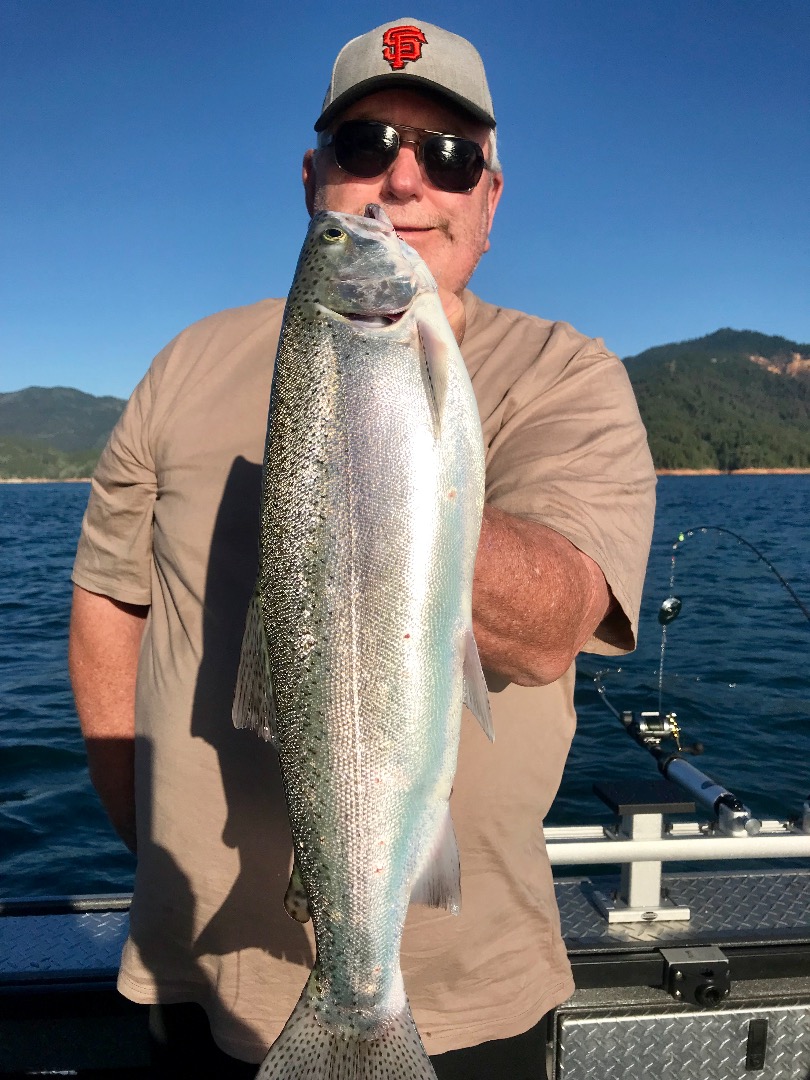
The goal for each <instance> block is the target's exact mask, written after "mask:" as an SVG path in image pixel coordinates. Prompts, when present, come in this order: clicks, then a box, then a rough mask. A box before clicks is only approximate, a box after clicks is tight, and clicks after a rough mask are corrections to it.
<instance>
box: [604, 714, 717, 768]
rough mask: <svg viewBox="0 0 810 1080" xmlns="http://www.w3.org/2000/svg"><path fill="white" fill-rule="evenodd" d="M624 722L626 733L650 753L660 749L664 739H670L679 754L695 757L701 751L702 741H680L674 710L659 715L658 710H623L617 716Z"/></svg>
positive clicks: (702, 748) (679, 729)
mask: <svg viewBox="0 0 810 1080" xmlns="http://www.w3.org/2000/svg"><path fill="white" fill-rule="evenodd" d="M619 719H620V720H621V722H622V724H624V728H625V731H626V732H627V734H628V735H629V736H630V737H631V738H632V739H635V741H636V742H637V743H638V744H639V745H640V746H643V747H644V749H645V750H649V751H651V752H652V753H656V751H660V749H661V743H662V742H664V741H665V740H666V739H672V741H673V742H674V743H675V749H676V751H677V753H679V754H691V755H692V756H694V757H697V756H698V755H699V754H702V753H703V750H704V746H703V743H702V742H698V741H695V742H694V743H692V744H691V745H684V744H683V743H682V742H681V734H682V732H681V727H680V724H679V723H678V717H677V715H676V714H675V713H674V712H671V713H666V714H665V715H663V716H662V715H661V713H659V712H641V713H634V712H630V711H625V712H623V713H622V714H621V716H620V717H619ZM656 756H658V754H656Z"/></svg>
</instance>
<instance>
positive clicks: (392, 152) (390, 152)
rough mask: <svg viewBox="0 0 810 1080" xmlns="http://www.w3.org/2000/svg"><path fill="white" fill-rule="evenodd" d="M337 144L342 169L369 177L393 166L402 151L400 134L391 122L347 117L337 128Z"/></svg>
mask: <svg viewBox="0 0 810 1080" xmlns="http://www.w3.org/2000/svg"><path fill="white" fill-rule="evenodd" d="M334 146H335V161H336V162H337V163H338V165H339V166H340V167H341V169H345V170H346V172H349V173H351V174H352V176H360V177H362V178H363V179H366V180H367V179H369V178H370V177H372V176H379V175H380V173H383V172H385V170H386V169H387V168H388V167H389V166H390V165H391V163H392V162H393V160H394V158H395V157H396V156H397V151H398V150H399V136H398V135H397V133H396V131H395V129H394V128H392V127H389V126H388V124H376V123H374V122H373V121H370V120H347V121H346V122H345V123H344V124H341V125H340V127H339V128H338V129H337V131H336V133H335V143H334Z"/></svg>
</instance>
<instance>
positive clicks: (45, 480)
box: [0, 476, 91, 484]
mask: <svg viewBox="0 0 810 1080" xmlns="http://www.w3.org/2000/svg"><path fill="white" fill-rule="evenodd" d="M90 479H91V478H90V477H89V476H0V484H89V483H90Z"/></svg>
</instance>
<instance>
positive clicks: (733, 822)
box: [593, 525, 810, 836]
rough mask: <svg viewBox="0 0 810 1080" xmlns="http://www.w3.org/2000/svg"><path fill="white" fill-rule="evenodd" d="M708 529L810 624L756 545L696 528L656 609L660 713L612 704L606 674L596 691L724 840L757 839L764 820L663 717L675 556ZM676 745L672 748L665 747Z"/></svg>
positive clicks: (808, 814)
mask: <svg viewBox="0 0 810 1080" xmlns="http://www.w3.org/2000/svg"><path fill="white" fill-rule="evenodd" d="M709 531H714V532H719V533H726V534H727V535H729V536H733V537H734V538H735V539H736V540H737V541H738V542H739V543H741V544H744V545H745V546H746V547H747V548H749V549H750V550H751V551H752V552H753V553H754V554H755V555H756V556H757V558H758V559H760V560H761V561H762V562H763V563H765V565H766V566H767V567H768V569H769V570H770V571H771V572H772V573H773V574H774V575H775V577H776V578H777V579H778V581H779V582H780V583H781V585H782V586H783V587H784V588H785V589H786V590H787V592H788V594H789V595H790V597H791V599H792V600H793V602H794V603H795V605H796V606H797V607H798V608H799V610H800V611H801V613H802V614H803V615H804V617H805V618H806V619H807V620H808V622H810V611H808V609H807V607H806V606H805V605H804V604H803V603H802V601H801V600H800V598H799V597H798V596H797V595H796V592H795V591H794V589H793V588H792V587H791V586H790V584H789V583H788V582H787V581H786V580H785V578H784V577H783V576H782V575H781V574H780V573H779V571H778V570H777V569H776V567H775V566H774V565H773V563H772V562H771V561H770V559H768V558H767V557H766V556H765V555H763V553H762V552H761V551H759V550H758V549H757V548H756V547H754V545H753V544H752V543H750V542H749V541H748V540H746V539H745V537H743V536H740V535H739V533H736V532H734V530H733V529H728V528H726V527H725V526H723V525H698V526H696V527H695V528H693V529H686V530H684V531H683V532H681V533H679V534H678V538H677V540H676V541H675V542H674V543H673V545H672V552H673V553H672V562H671V568H670V580H669V586H670V595H669V596H667V597H666V598H665V599H664V600H663V601H662V603H661V606H660V607H659V609H658V622H659V624H660V626H661V659H660V664H659V670H658V709H657V710H656V711H650V712H641V713H635V712H633V711H628V710H623V711H620V710H619V709H617V708H616V706H615V705H613V703H612V702H611V701H610V699H609V698H608V695H607V690H606V688H605V684H604V681H603V676H605V675H606V674H607V673H608V672H607V671H600V672H597V673H596V675H595V676H593V679H594V683H595V685H596V691H597V693H598V694H599V696H600V698H601V700H602V702H603V703H604V704H605V706H606V707H607V708H608V709H609V710H610V712H612V713H613V715H614V716H615V717H616V718H617V720H619V721H620V723H621V724H622V726H623V727H624V729H625V731H626V732H627V734H628V735H629V736H630V737H631V738H632V739H633V740H634V741H635V742H636V743H638V745H639V746H641V747H643V748H644V749H645V750H646V751H647V752H648V753H649V754H651V755H652V757H653V758H655V760H656V763H657V765H658V769H659V771H660V772H661V773H662V774H663V776H665V777H666V778H667V779H669V780H672V781H673V782H674V783H676V784H677V785H678V786H679V787H680V788H681V789H683V790H685V791H687V792H688V793H689V795H690V796H691V797H692V798H693V799H694V801H695V802H696V803H698V804H699V805H701V806H703V807H704V808H705V809H707V810H709V811H710V812H711V813H712V814H713V816H714V819H715V820H714V824H713V827H714V829H715V830H716V831H718V832H721V833H723V834H725V835H726V836H742V835H747V836H755V835H757V833H759V831H760V829H761V828H762V822H761V821H760V820H759V819H758V818H756V817H754V815H753V814H752V812H751V811H750V810H749V809H748V807H747V806H746V805H745V804H744V803H743V802H742V800H741V799H739V798H738V797H737V796H736V795H735V794H734V792H732V791H729V790H728V788H726V787H724V786H723V785H722V784H718V783H717V781H715V780H714V779H712V777H710V776H708V775H707V774H706V773H704V772H702V771H701V770H700V769H698V768H696V767H695V766H694V765H692V764H691V762H689V761H687V760H686V756H685V755H687V754H688V755H690V756H697V755H699V754H702V753H703V744H702V743H701V742H699V741H695V742H694V743H693V744H692V745H684V744H683V743H682V742H681V734H682V732H681V728H680V725H679V723H678V717H677V714H676V713H675V712H669V713H665V712H664V710H663V707H662V694H663V677H664V657H665V653H666V636H667V628H668V627H669V626H670V624H671V623H673V622H674V621H675V619H677V618H678V616H679V615H680V613H681V611H682V609H683V601H682V600H681V598H680V597H678V596H676V595H675V591H674V590H675V558H676V555H677V552H678V548H679V547H680V545H681V544H683V543H684V542H685V541H686V540H687V539H689V538H691V537H693V536H694V535H695V534H703V533H706V532H709ZM670 741H671V743H672V744H674V750H673V749H671V748H669V747H666V746H664V745H663V744H665V743H667V742H670ZM808 826H810V797H809V798H808V800H807V801H806V802H805V804H804V810H803V814H802V827H803V829H805V830H806V829H807V828H808Z"/></svg>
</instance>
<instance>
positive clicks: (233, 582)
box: [71, 19, 654, 1080]
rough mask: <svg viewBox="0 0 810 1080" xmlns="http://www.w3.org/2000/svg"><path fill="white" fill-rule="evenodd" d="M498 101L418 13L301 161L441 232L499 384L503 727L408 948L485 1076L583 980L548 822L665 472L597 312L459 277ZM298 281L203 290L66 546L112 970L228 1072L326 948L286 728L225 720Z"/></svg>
mask: <svg viewBox="0 0 810 1080" xmlns="http://www.w3.org/2000/svg"><path fill="white" fill-rule="evenodd" d="M494 126H495V119H494V114H493V109H492V102H491V99H490V95H489V90H488V87H487V83H486V77H485V74H484V69H483V65H482V62H481V59H480V57H479V56H478V53H477V52H476V51H475V50H474V48H473V47H472V46H471V45H470V44H469V42H467V41H465V40H464V39H462V38H458V37H456V36H455V35H452V34H449V33H447V32H446V31H444V30H441V29H440V28H438V27H435V26H432V25H430V24H427V23H424V22H419V23H417V24H415V23H413V22H411V21H410V20H405V19H403V20H399V21H397V22H392V23H387V24H385V25H383V26H381V27H378V28H377V29H375V30H373V31H371V32H370V33H368V34H365V35H363V36H362V37H360V38H356V39H354V40H353V41H351V42H349V43H348V45H346V46H345V47H344V49H342V50H341V52H340V54H339V55H338V58H337V60H336V62H335V66H334V70H333V74H332V80H331V82H330V85H329V89H328V91H327V95H326V99H325V102H324V109H323V112H322V114H321V116H320V118H319V120H318V122H317V124H316V130H317V131H318V133H319V134H318V142H319V146H318V148H317V149H315V150H310V151H308V152H307V153H306V155H305V157H304V163H303V179H304V188H305V195H306V202H307V208H308V210H309V211H310V213H312V212H313V211H315V210H318V209H322V208H329V209H332V210H339V211H347V212H350V213H362V212H363V209H364V207H365V206H366V204H367V203H370V202H375V203H379V204H380V205H382V207H383V208H384V209H385V211H386V213H387V214H388V216H389V217H390V219H391V220H392V222H393V224H394V226H395V228H396V229H397V232H398V233H399V234H400V236H402V237H403V238H404V239H405V240H407V241H408V243H410V244H411V245H412V246H413V247H415V248H416V249H417V251H419V253H420V254H421V255H422V256H423V258H424V259H425V260H426V262H427V263H428V265H429V267H430V268H431V270H432V271H433V273H434V275H435V277H436V279H437V281H438V283H439V286H440V289H441V291H442V297H443V301H444V303H445V308H446V310H447V312H448V315H449V317H450V319H451V323H452V324H453V326H454V329H455V330H456V332H457V336H459V337H460V338H461V337H462V335H463V343H462V352H463V355H464V358H465V362H466V364H467V366H468V369H469V371H470V374H471V377H472V381H473V386H474V389H475V391H476V397H477V400H478V404H479V410H480V413H481V419H482V426H483V432H484V441H485V445H486V449H487V506H486V509H485V514H484V521H483V526H482V532H481V541H480V546H479V551H478V558H477V562H476V570H475V582H474V592H473V617H474V629H475V634H476V638H477V642H478V648H479V652H480V654H481V658H482V662H483V665H484V668H485V669H486V671H487V677H488V683H489V686H490V691H491V701H492V709H493V717H494V725H495V731H496V741H495V744H494V745H493V746H490V745H489V744H488V743H487V742H486V740H484V739H483V738H482V737H481V733H480V731H478V730H477V726H476V725H475V724H473V723H471V722H468V723H465V724H464V725H463V729H462V739H461V746H460V751H459V766H458V772H457V775H456V782H455V788H454V794H453V798H452V803H451V806H452V813H453V819H454V822H455V826H456V831H457V834H458V840H459V846H460V852H461V865H462V891H463V903H462V912H461V915H460V916H458V917H457V918H454V917H452V916H449V915H447V913H445V912H440V911H437V910H435V909H432V908H426V907H422V906H419V905H414V906H412V908H411V911H410V913H409V917H408V923H407V925H406V930H405V937H404V940H403V948H402V962H403V971H404V975H405V984H406V989H407V991H408V995H409V998H410V1001H411V1005H412V1007H413V1013H414V1017H415V1020H416V1023H417V1026H418V1027H419V1030H420V1033H421V1035H422V1038H423V1040H424V1042H425V1045H426V1047H427V1050H428V1052H429V1053H430V1054H431V1056H432V1058H433V1060H434V1062H435V1065H436V1069H437V1073H438V1075H439V1077H440V1078H441V1077H452V1076H464V1077H465V1078H467V1080H474V1078H476V1077H479V1076H481V1077H486V1076H495V1075H503V1076H506V1075H508V1076H510V1077H512V1078H518V1077H521V1076H524V1075H525V1076H529V1075H531V1076H535V1075H537V1071H538V1061H537V1058H538V1057H540V1056H542V1036H541V1035H540V1034H539V1033H538V1029H537V1028H536V1025H537V1023H538V1021H539V1020H540V1018H541V1017H542V1016H543V1015H544V1014H545V1013H546V1012H547V1011H548V1010H549V1009H551V1008H553V1007H554V1006H555V1005H557V1004H559V1003H560V1002H562V1001H563V1000H564V999H565V998H566V997H567V996H568V995H569V994H570V993H571V991H572V989H573V984H572V981H571V973H570V967H569V965H568V961H567V958H566V955H565V949H564V946H563V944H562V941H561V938H560V932H559V920H558V916H557V912H556V907H555V903H554V893H553V883H552V879H551V871H550V867H549V864H548V859H547V858H546V856H545V852H544V845H543V837H542V830H541V828H540V822H541V820H542V818H543V817H544V816H545V814H546V812H547V810H548V808H549V806H550V804H551V801H552V799H553V797H554V794H555V792H556V790H557V786H558V784H559V780H560V776H561V773H562V768H563V764H564V761H565V757H566V754H567V752H568V748H569V745H570V740H571V738H572V736H573V731H574V726H575V716H574V710H573V684H574V668H573V660H574V657H575V655H576V654H577V652H578V651H579V650H580V649H581V648H582V647H583V646H585V647H587V648H589V649H592V650H594V651H598V652H603V653H616V652H624V651H627V650H629V649H631V648H632V647H633V645H634V638H635V627H636V620H637V614H638V605H639V600H640V594H641V587H642V582H643V577H644V568H645V565H646V558H647V552H648V548H649V541H650V535H651V529H652V515H653V490H654V476H653V471H652V466H651V462H650V457H649V452H648V450H647V445H646V438H645V435H644V430H643V427H642V425H641V422H640V420H639V417H638V412H637V409H636V407H635V402H634V400H633V396H632V392H631V390H630V387H629V383H628V380H627V377H626V374H625V372H624V369H623V367H622V365H621V364H620V362H619V361H618V360H617V359H616V358H615V357H614V356H613V355H612V354H610V353H609V352H607V350H606V349H605V348H604V345H603V344H602V343H601V341H599V340H588V339H586V338H585V337H583V336H582V335H580V334H578V333H577V332H576V331H574V330H573V329H572V328H571V327H570V326H567V325H566V324H562V323H551V322H547V321H544V320H541V319H538V318H535V317H533V316H527V315H523V314H521V313H519V312H514V311H509V310H505V309H500V308H495V307H492V306H491V305H488V304H485V303H483V302H482V301H481V300H479V299H478V298H477V297H475V296H474V295H473V294H472V293H470V292H469V291H467V290H466V285H467V282H468V280H469V278H470V276H471V274H472V272H473V270H474V269H475V266H476V264H477V263H478V260H479V259H480V257H481V255H482V254H483V253H484V252H485V251H486V250H487V248H488V247H489V233H490V229H491V226H492V220H493V216H494V214H495V210H496V207H497V205H498V201H499V199H500V196H501V192H502V188H503V179H502V175H501V172H500V167H499V165H498V164H497V160H496V157H495V140H494ZM436 133H439V135H438V136H437V135H436ZM437 139H438V141H436V140H437ZM476 147H479V148H480V153H479V152H478V150H476ZM282 308H283V304H282V302H281V301H274V300H268V301H263V302H261V303H259V304H256V305H252V306H251V307H248V308H242V309H236V310H234V311H230V312H223V313H221V314H219V315H216V316H212V317H211V318H209V319H205V320H203V321H202V322H201V323H198V324H196V325H195V326H193V327H191V328H189V329H188V330H187V331H185V332H184V333H182V334H181V335H179V337H178V338H176V339H175V341H173V342H172V343H171V344H170V345H169V346H167V348H166V349H165V350H164V351H163V352H162V353H161V354H159V356H158V357H157V358H156V359H155V361H154V363H153V365H152V367H151V368H150V370H149V372H148V373H147V375H146V376H145V378H144V380H143V381H142V382H141V384H140V385H139V387H138V388H137V389H136V391H135V393H134V394H133V397H132V399H131V401H130V403H129V405H128V407H127V410H126V412H125V414H124V416H123V417H122V420H121V421H120V423H119V425H118V426H117V428H116V430H115V431H114V432H113V434H112V436H111V439H110V442H109V444H108V447H107V448H106V450H105V452H104V454H103V456H102V459H101V461H100V463H99V466H98V470H97V472H96V475H95V477H94V481H93V492H92V495H91V499H90V504H89V506H88V511H87V515H86V518H85V523H84V528H83V533H82V539H81V542H80V545H79V552H78V555H77V561H76V567H75V571H74V582H75V584H76V592H75V600H74V610H73V620H72V632H71V671H72V676H73V680H74V688H75V693H76V701H77V708H78V711H79V715H80V718H81V722H82V729H83V732H84V734H85V737H86V740H87V746H88V756H89V763H90V770H91V776H92V778H93V782H94V783H95V785H96V787H97V789H98V791H99V794H100V795H101V797H102V800H103V801H104V804H105V806H106V807H107V810H108V812H109V814H110V817H111V819H112V821H113V824H114V825H115V826H116V828H117V829H118V831H119V833H120V835H121V836H122V838H123V839H124V840H125V841H126V842H127V843H128V844H129V846H130V847H131V848H132V849H133V850H135V847H136V843H137V854H138V868H137V874H136V882H135V891H134V898H133V905H132V912H131V933H130V939H129V941H128V942H127V945H126V947H125V950H124V955H123V958H122V967H121V975H120V979H119V988H120V989H121V990H122V992H123V993H124V994H126V995H127V996H128V997H130V998H132V999H133V1000H136V1001H141V1002H149V1003H155V1002H160V1003H161V1004H162V1005H163V1006H171V1005H172V1004H174V1005H176V1006H177V1008H175V1009H172V1008H171V1007H168V1008H163V1009H162V1011H161V1012H160V1013H159V1014H158V1013H156V1014H155V1016H156V1019H157V1021H159V1022H160V1023H162V1024H164V1025H165V1024H168V1025H169V1026H171V1025H173V1024H175V1023H177V1022H178V1017H179V1018H186V1017H187V1016H188V1014H189V1011H190V1009H191V1008H193V1007H190V1006H187V1005H183V1004H181V1003H197V1004H198V1005H201V1006H202V1007H203V1009H204V1010H205V1013H206V1014H207V1017H208V1022H210V1027H211V1030H212V1032H213V1037H214V1040H215V1042H216V1044H217V1047H218V1048H219V1049H217V1048H216V1047H213V1046H212V1044H211V1043H210V1035H209V1034H208V1028H207V1023H206V1022H205V1021H204V1020H202V1021H201V1024H202V1031H201V1034H200V1038H203V1037H204V1038H205V1039H206V1040H208V1041H207V1042H206V1043H205V1046H206V1049H205V1051H204V1053H203V1055H202V1058H201V1061H200V1062H198V1063H197V1064H196V1065H195V1069H196V1070H198V1071H199V1070H201V1069H203V1068H204V1067H205V1065H206V1062H207V1063H208V1066H209V1073H206V1075H209V1074H210V1075H215V1076H218V1077H223V1076H227V1075H250V1074H251V1069H250V1068H249V1066H247V1065H242V1066H241V1067H240V1065H239V1064H238V1062H248V1063H249V1062H258V1061H260V1060H261V1059H262V1057H263V1056H264V1054H265V1052H266V1050H267V1047H268V1046H269V1044H270V1043H271V1042H272V1041H273V1040H274V1038H275V1037H276V1035H277V1034H278V1031H279V1030H280V1028H281V1027H282V1026H283V1024H284V1022H285V1021H286V1019H287V1017H288V1015H289V1013H290V1011H291V1010H292V1007H293V1006H294V1004H295V1002H296V1000H297V998H298V995H299V993H300V991H301V988H302V986H303V984H304V982H305V979H306V976H307V972H308V970H309V967H310V966H311V963H312V956H313V954H312V937H311V931H310V930H309V928H302V927H301V926H300V925H299V924H296V923H294V922H292V921H291V920H289V919H288V918H287V916H286V913H285V912H284V909H283V896H284V892H285V890H286V887H287V882H288V880H289V871H290V863H291V842H290V836H289V827H288V824H287V821H286V812H285V809H284V804H283V796H282V792H281V787H280V781H279V775H278V768H277V764H276V761H275V758H274V755H273V752H272V750H271V749H270V748H269V747H267V746H264V745H262V744H257V743H256V741H255V740H254V739H253V738H252V737H250V736H249V735H247V734H245V733H242V732H236V731H233V730H232V729H231V726H230V720H229V717H230V707H231V699H232V695H233V687H234V682H235V676H236V670H237V664H238V657H239V649H240V644H241V636H242V628H243V624H244V616H245V610H246V608H247V603H248V599H249V596H250V593H251V590H252V587H253V583H254V580H255V574H256V561H257V557H256V548H257V531H258V520H257V519H258V506H259V474H260V468H259V464H258V463H259V462H260V460H261V453H262V446H263V441H264V432H265V423H266V416H267V404H268V397H269V387H270V374H271V362H272V356H273V355H274V353H275V347H276V342H277V337H278V332H279V327H280V320H281V315H282ZM465 323H466V329H465V328H464V324H465ZM133 776H134V796H133ZM136 838H137V840H136ZM201 1015H202V1014H201V1013H199V1012H198V1013H197V1020H193V1019H192V1021H191V1022H193V1023H197V1022H199V1017H200V1016H201ZM183 1022H184V1023H185V1022H186V1021H185V1019H183ZM186 1032H187V1029H186ZM169 1034H170V1033H169ZM157 1035H158V1037H159V1038H163V1039H164V1042H167V1044H168V1049H167V1054H169V1055H170V1054H171V1045H172V1039H171V1038H168V1039H166V1032H165V1031H158V1032H157ZM195 1042H196V1037H195V1039H189V1038H188V1037H186V1039H185V1043H184V1048H183V1052H184V1053H186V1052H188V1049H189V1047H190V1046H191V1045H193V1044H194V1043H195ZM463 1048H471V1049H463ZM223 1051H224V1052H225V1054H227V1055H228V1056H227V1057H225V1054H223V1053H222V1052H223ZM232 1059H236V1062H234V1061H233V1060H232ZM179 1060H180V1061H181V1062H182V1064H183V1065H186V1066H187V1065H188V1058H187V1057H186V1058H182V1059H179ZM211 1062H214V1064H213V1065H211ZM493 1063H497V1065H496V1064H493ZM181 1071H182V1067H181V1064H179V1063H178V1060H177V1059H175V1061H174V1064H172V1065H169V1066H168V1067H167V1073H168V1074H169V1075H171V1074H172V1072H173V1074H175V1075H176V1074H178V1073H179V1072H181Z"/></svg>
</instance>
